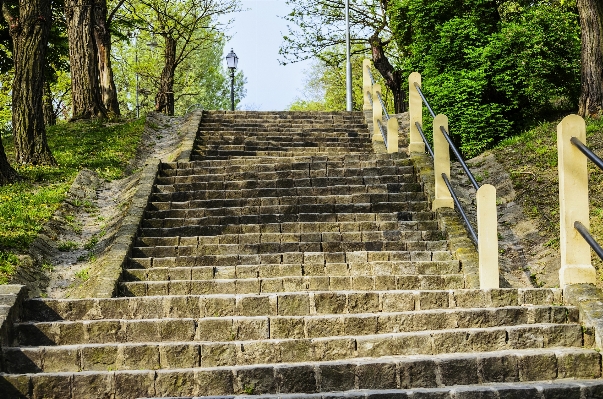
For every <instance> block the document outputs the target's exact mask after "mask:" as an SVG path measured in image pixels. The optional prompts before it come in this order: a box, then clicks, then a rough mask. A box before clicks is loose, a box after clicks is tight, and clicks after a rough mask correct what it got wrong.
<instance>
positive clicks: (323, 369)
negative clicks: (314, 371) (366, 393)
mask: <svg viewBox="0 0 603 399" xmlns="http://www.w3.org/2000/svg"><path fill="white" fill-rule="evenodd" d="M319 371H320V391H321V392H330V391H348V390H352V389H354V388H355V378H356V377H355V370H354V366H353V365H350V364H346V363H342V364H337V363H336V364H323V365H320V366H319Z"/></svg>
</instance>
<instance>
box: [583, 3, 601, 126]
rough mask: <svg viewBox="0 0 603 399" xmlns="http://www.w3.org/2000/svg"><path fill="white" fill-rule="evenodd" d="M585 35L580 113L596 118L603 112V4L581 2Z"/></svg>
mask: <svg viewBox="0 0 603 399" xmlns="http://www.w3.org/2000/svg"><path fill="white" fill-rule="evenodd" d="M577 6H578V13H579V15H580V28H581V31H582V57H581V59H582V73H581V76H582V79H581V80H582V91H581V94H580V100H579V104H578V105H579V107H578V113H579V114H580V115H582V116H595V115H599V114H601V112H602V111H603V2H601V0H578V1H577Z"/></svg>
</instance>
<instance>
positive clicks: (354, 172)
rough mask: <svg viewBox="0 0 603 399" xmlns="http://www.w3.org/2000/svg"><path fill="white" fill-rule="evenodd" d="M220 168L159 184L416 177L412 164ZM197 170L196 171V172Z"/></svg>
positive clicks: (197, 172)
mask: <svg viewBox="0 0 603 399" xmlns="http://www.w3.org/2000/svg"><path fill="white" fill-rule="evenodd" d="M212 169H218V170H219V171H220V172H222V173H219V172H218V170H204V171H203V170H198V169H189V170H188V171H190V172H191V173H189V174H186V175H184V174H182V173H180V171H179V173H178V175H174V176H169V177H168V176H160V177H158V178H157V180H156V183H157V184H175V183H197V182H201V181H236V180H261V181H268V180H276V179H306V178H323V179H324V178H325V177H326V178H334V177H339V178H345V177H350V178H358V176H360V177H363V176H366V177H367V179H368V177H378V178H381V177H383V176H398V177H400V176H404V175H408V176H411V177H413V178H414V168H413V167H412V166H388V167H381V168H365V169H361V168H337V169H335V168H328V169H319V170H310V169H309V168H305V169H295V170H279V171H273V172H257V171H239V172H224V171H223V170H222V168H212ZM195 172H196V173H195Z"/></svg>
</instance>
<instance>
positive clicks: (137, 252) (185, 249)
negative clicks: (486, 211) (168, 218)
mask: <svg viewBox="0 0 603 399" xmlns="http://www.w3.org/2000/svg"><path fill="white" fill-rule="evenodd" d="M359 234H360V233H342V235H343V236H344V237H346V238H347V237H350V239H349V240H343V241H335V240H334V239H333V240H332V241H322V235H321V234H319V233H306V234H304V238H307V239H308V241H302V242H294V241H292V240H287V239H284V240H283V241H281V239H280V237H279V236H280V233H279V234H274V235H272V236H270V237H268V236H269V235H268V234H266V235H265V236H264V237H263V240H262V236H260V237H257V236H256V237H249V238H248V239H247V240H246V242H243V243H240V244H211V243H209V242H207V243H200V244H199V245H180V246H155V247H135V248H133V249H132V254H131V256H132V257H133V258H151V257H154V258H167V257H176V256H205V255H261V254H282V253H288V252H311V253H313V252H337V253H343V252H357V251H362V252H363V251H375V252H380V251H391V252H408V254H406V256H404V255H403V254H400V256H401V257H403V259H400V260H426V261H431V260H448V259H451V256H450V254H449V253H447V252H446V251H447V249H448V248H447V247H448V243H447V241H352V240H355V239H361V237H356V236H357V235H359ZM312 235H314V236H315V237H312ZM260 240H262V242H258V241H260ZM277 240H278V241H277ZM427 247H429V248H431V250H430V251H425V249H426V248H427ZM427 252H430V253H427Z"/></svg>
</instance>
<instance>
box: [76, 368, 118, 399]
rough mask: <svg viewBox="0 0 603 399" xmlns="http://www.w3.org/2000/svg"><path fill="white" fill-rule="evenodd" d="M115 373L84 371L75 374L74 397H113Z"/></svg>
mask: <svg viewBox="0 0 603 399" xmlns="http://www.w3.org/2000/svg"><path fill="white" fill-rule="evenodd" d="M114 379H115V376H114V374H113V373H92V372H82V373H77V374H74V375H73V388H72V398H95V399H97V398H98V399H113V394H114V391H115V381H114Z"/></svg>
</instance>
